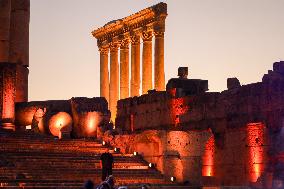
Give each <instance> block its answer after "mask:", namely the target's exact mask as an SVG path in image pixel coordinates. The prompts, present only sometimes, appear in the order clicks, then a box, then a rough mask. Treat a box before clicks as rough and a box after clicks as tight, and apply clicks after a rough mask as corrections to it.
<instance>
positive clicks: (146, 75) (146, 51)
mask: <svg viewBox="0 0 284 189" xmlns="http://www.w3.org/2000/svg"><path fill="white" fill-rule="evenodd" d="M142 39H143V57H142V58H143V59H142V94H146V93H147V91H148V90H151V89H152V31H147V32H143V34H142Z"/></svg>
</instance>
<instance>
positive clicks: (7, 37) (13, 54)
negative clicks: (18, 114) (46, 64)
mask: <svg viewBox="0 0 284 189" xmlns="http://www.w3.org/2000/svg"><path fill="white" fill-rule="evenodd" d="M29 20H30V1H29V0H1V2H0V75H1V76H0V96H1V97H0V125H1V126H2V127H4V128H9V129H15V128H14V119H15V102H25V101H27V100H28V74H29V69H28V67H29Z"/></svg>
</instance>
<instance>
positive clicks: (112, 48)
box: [99, 30, 165, 121]
mask: <svg viewBox="0 0 284 189" xmlns="http://www.w3.org/2000/svg"><path fill="white" fill-rule="evenodd" d="M153 36H155V47H154V89H156V90H157V91H163V90H164V89H165V73H164V32H161V31H152V30H151V31H147V32H142V33H141V35H139V34H135V35H132V36H129V37H125V38H123V39H121V40H117V41H115V42H111V43H109V44H108V45H107V46H101V47H100V48H99V51H100V96H101V97H105V98H106V99H107V101H108V102H109V108H110V111H111V113H112V116H111V118H112V121H114V119H115V115H116V105H117V101H118V100H119V95H120V99H124V98H128V97H129V96H131V97H133V96H139V90H140V38H142V40H143V51H142V94H146V93H147V91H148V90H151V89H153V86H152V38H153ZM129 46H131V79H130V85H129V76H130V74H129ZM118 50H120V75H119V60H118V59H119V57H118ZM108 54H110V76H109V72H108V59H109V58H108ZM119 82H120V83H119ZM119 84H120V90H119ZM129 87H130V95H129Z"/></svg>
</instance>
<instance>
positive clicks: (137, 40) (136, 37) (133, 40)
mask: <svg viewBox="0 0 284 189" xmlns="http://www.w3.org/2000/svg"><path fill="white" fill-rule="evenodd" d="M130 41H131V43H132V44H133V45H137V44H140V36H139V35H132V36H131V37H130Z"/></svg>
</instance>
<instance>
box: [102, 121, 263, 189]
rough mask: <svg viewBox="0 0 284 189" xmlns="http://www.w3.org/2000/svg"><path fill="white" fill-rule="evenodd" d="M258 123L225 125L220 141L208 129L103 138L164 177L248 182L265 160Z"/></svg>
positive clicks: (196, 181)
mask: <svg viewBox="0 0 284 189" xmlns="http://www.w3.org/2000/svg"><path fill="white" fill-rule="evenodd" d="M266 130H267V129H266V128H265V126H264V125H262V124H261V123H256V124H249V125H246V126H244V127H243V128H242V129H227V130H226V132H224V139H225V140H224V143H223V145H222V146H220V145H219V144H218V140H219V138H218V137H219V136H218V135H214V134H213V133H212V131H211V130H203V131H196V130H195V131H194V130H192V131H170V130H147V131H143V132H141V133H132V134H123V135H110V134H108V133H106V134H105V135H104V140H105V141H106V142H108V143H109V144H111V145H112V146H114V147H118V148H120V151H121V152H122V153H133V152H138V154H140V155H141V156H143V157H144V159H145V160H147V161H148V162H151V163H154V164H155V165H156V167H157V169H158V170H160V171H161V172H162V173H163V174H164V175H165V177H166V178H167V179H169V178H170V177H171V176H174V177H176V179H177V181H178V182H185V181H189V183H191V184H193V185H214V184H216V185H235V186H237V185H249V183H250V182H256V180H257V178H258V177H259V176H260V175H261V173H262V172H263V171H264V168H265V166H266V165H267V163H268V157H267V149H268V141H267V132H266Z"/></svg>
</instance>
